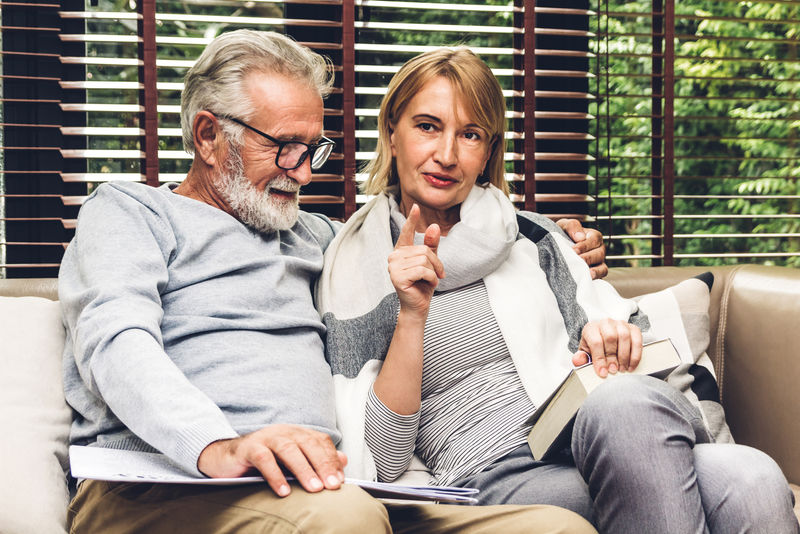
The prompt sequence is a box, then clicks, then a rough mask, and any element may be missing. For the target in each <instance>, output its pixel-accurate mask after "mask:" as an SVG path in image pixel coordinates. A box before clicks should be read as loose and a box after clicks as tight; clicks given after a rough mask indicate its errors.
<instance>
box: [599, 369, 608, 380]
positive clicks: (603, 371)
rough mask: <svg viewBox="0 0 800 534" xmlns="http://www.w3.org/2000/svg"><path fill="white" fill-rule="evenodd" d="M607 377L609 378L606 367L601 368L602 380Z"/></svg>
mask: <svg viewBox="0 0 800 534" xmlns="http://www.w3.org/2000/svg"><path fill="white" fill-rule="evenodd" d="M607 376H608V369H606V368H605V367H603V368H601V369H600V378H605V377H607Z"/></svg>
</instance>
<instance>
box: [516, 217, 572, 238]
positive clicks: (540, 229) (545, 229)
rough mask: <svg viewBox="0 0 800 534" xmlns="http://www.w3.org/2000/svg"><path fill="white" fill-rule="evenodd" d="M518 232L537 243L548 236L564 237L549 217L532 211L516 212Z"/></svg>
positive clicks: (562, 232)
mask: <svg viewBox="0 0 800 534" xmlns="http://www.w3.org/2000/svg"><path fill="white" fill-rule="evenodd" d="M517 223H518V224H519V232H520V233H521V234H522V235H524V236H525V237H527V238H528V239H530V240H532V241H539V240H541V239H542V238H544V237H545V236H546V235H549V234H557V235H560V236H566V234H565V233H564V231H563V230H562V229H561V228H560V227H559V226H558V225H557V224H556V223H555V221H553V220H552V219H550V218H549V217H547V216H546V215H542V214H541V213H536V212H533V211H518V212H517Z"/></svg>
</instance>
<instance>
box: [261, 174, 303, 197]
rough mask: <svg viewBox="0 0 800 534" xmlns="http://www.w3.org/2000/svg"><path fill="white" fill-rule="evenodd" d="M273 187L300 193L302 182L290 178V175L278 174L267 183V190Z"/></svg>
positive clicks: (287, 191)
mask: <svg viewBox="0 0 800 534" xmlns="http://www.w3.org/2000/svg"><path fill="white" fill-rule="evenodd" d="M271 189H277V190H279V191H284V192H286V193H295V194H297V193H299V192H300V184H298V183H297V182H295V181H294V180H292V179H291V178H289V177H288V176H277V177H275V178H273V179H272V180H270V181H269V183H268V184H267V192H269V190H271Z"/></svg>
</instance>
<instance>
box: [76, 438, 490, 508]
mask: <svg viewBox="0 0 800 534" xmlns="http://www.w3.org/2000/svg"><path fill="white" fill-rule="evenodd" d="M69 464H70V471H71V473H72V476H73V477H75V478H77V479H92V480H105V481H108V482H148V483H164V484H207V485H218V486H220V485H238V484H256V483H264V478H263V477H261V476H245V477H239V478H207V477H196V476H193V475H190V474H188V473H186V472H185V471H183V470H182V469H181V468H180V467H178V466H177V465H176V464H175V463H173V462H172V461H171V460H170V459H169V458H167V457H166V456H164V455H163V454H158V453H152V452H137V451H123V450H118V449H106V448H102V447H82V446H78V445H72V446H70V448H69ZM345 483H346V484H354V485H357V486H360V487H361V488H363V489H364V491H366V492H367V493H369V494H371V495H373V496H374V497H378V498H388V499H403V500H415V501H438V502H448V503H460V504H475V503H476V502H478V501H477V499H476V498H475V495H476V494H477V493H478V490H477V489H475V488H454V487H450V486H406V485H402V484H389V483H384V482H372V481H368V480H356V479H351V478H346V479H345Z"/></svg>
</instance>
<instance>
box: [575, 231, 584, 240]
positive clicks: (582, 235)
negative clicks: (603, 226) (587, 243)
mask: <svg viewBox="0 0 800 534" xmlns="http://www.w3.org/2000/svg"><path fill="white" fill-rule="evenodd" d="M575 239H577V240H578V241H583V240H584V239H586V234H584V233H583V232H578V233H576V234H575Z"/></svg>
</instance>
